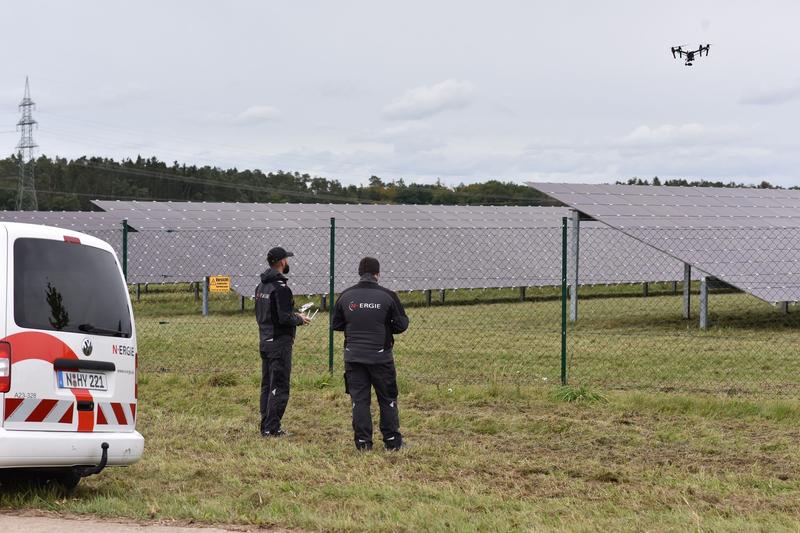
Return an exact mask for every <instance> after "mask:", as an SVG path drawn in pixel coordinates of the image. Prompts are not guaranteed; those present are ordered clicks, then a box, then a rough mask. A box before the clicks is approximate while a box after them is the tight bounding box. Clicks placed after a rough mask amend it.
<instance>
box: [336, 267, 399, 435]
mask: <svg viewBox="0 0 800 533" xmlns="http://www.w3.org/2000/svg"><path fill="white" fill-rule="evenodd" d="M380 271H381V269H380V264H379V263H378V260H377V259H375V258H374V257H365V258H363V259H362V260H361V262H360V263H359V265H358V274H359V276H361V281H359V282H358V284H356V285H353V286H352V287H350V288H349V289H347V290H345V291H344V292H343V293H342V294H341V295H340V296H339V299H338V300H337V301H336V307H335V309H334V315H333V329H334V330H336V331H344V368H345V388H346V389H347V392H348V393H349V394H350V398H351V399H352V400H353V432H354V433H355V436H354V438H355V444H356V448H357V449H359V450H370V449H372V412H371V410H370V402H371V396H372V390H371V389H372V388H373V387H374V388H375V395H376V396H377V397H378V406H379V407H380V429H381V433H382V434H383V443H384V446H385V448H386V449H387V450H399V449H400V448H401V447H402V446H403V436H402V435H401V434H400V417H399V415H398V410H397V373H396V372H395V368H394V355H393V354H392V347H393V346H394V337H393V336H392V335H393V334H394V333H402V332H404V331H405V330H406V329H408V317H407V316H406V312H405V310H404V309H403V305H402V304H401V303H400V299H399V298H398V297H397V294H395V293H394V292H393V291H390V290H389V289H386V288H384V287H381V286H380V285H378V277H379V276H380Z"/></svg>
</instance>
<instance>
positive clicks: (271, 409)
mask: <svg viewBox="0 0 800 533" xmlns="http://www.w3.org/2000/svg"><path fill="white" fill-rule="evenodd" d="M292 256H294V254H293V253H292V252H287V251H286V250H284V249H283V248H281V247H276V248H273V249H271V250H270V251H269V253H268V254H267V262H268V263H269V268H268V269H267V270H266V271H265V272H264V273H263V274H261V283H260V284H259V285H258V287H256V293H255V299H256V321H257V322H258V330H259V336H260V338H259V341H260V342H259V349H260V351H261V435H262V436H264V437H281V436H284V435H286V432H285V431H284V430H283V429H282V428H281V418H283V413H284V412H285V411H286V404H287V403H288V402H289V378H290V377H291V374H292V347H293V345H294V336H295V332H296V331H297V326H303V325H305V324H308V323H309V322H310V320H309V319H308V317H306V316H305V315H303V314H301V313H295V312H294V297H293V296H292V290H291V289H290V288H289V287H288V286H287V284H286V282H287V281H288V280H287V278H286V276H285V275H284V274H288V273H289V260H288V258H289V257H292Z"/></svg>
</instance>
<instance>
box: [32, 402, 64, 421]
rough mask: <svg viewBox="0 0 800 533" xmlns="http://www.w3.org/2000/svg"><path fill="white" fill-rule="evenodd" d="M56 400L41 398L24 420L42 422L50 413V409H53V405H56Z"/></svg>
mask: <svg viewBox="0 0 800 533" xmlns="http://www.w3.org/2000/svg"><path fill="white" fill-rule="evenodd" d="M57 403H58V400H42V401H40V402H39V405H37V406H36V409H34V410H33V411H32V412H31V414H29V415H28V418H26V419H25V422H43V421H44V419H45V418H46V417H47V415H49V414H50V411H52V410H53V407H55V406H56V404H57Z"/></svg>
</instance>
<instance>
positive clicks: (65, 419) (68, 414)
mask: <svg viewBox="0 0 800 533" xmlns="http://www.w3.org/2000/svg"><path fill="white" fill-rule="evenodd" d="M74 410H75V404H72V405H70V406H69V409H67V410H66V411H65V412H64V416H62V417H61V420H59V421H58V423H59V424H72V411H74Z"/></svg>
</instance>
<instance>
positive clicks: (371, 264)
mask: <svg viewBox="0 0 800 533" xmlns="http://www.w3.org/2000/svg"><path fill="white" fill-rule="evenodd" d="M380 273H381V264H380V263H379V262H378V260H377V259H375V258H374V257H365V258H363V259H362V260H361V261H359V263H358V275H359V276H363V275H364V274H380Z"/></svg>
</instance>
